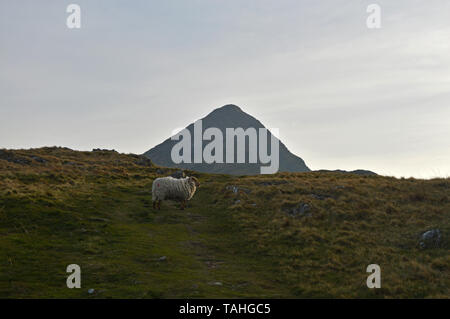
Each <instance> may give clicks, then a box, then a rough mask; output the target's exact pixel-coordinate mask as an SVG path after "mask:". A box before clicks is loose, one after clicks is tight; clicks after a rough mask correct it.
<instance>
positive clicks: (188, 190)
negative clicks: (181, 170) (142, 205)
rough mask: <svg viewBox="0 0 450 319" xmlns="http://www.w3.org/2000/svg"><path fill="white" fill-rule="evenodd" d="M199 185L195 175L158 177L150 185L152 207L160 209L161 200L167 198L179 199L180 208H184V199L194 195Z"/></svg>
mask: <svg viewBox="0 0 450 319" xmlns="http://www.w3.org/2000/svg"><path fill="white" fill-rule="evenodd" d="M199 186H200V183H199V181H198V179H196V178H195V177H185V178H180V179H177V178H173V177H171V176H168V177H159V178H157V179H155V180H154V181H153V185H152V200H153V208H158V209H161V201H163V200H168V199H169V200H176V201H181V209H184V207H185V205H186V201H188V200H190V199H191V198H192V196H194V194H195V191H196V190H197V187H199Z"/></svg>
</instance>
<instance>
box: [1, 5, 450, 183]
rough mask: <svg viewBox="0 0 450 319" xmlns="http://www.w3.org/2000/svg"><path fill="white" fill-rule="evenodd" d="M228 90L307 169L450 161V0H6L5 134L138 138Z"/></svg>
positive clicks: (392, 171)
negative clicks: (376, 9)
mask: <svg viewBox="0 0 450 319" xmlns="http://www.w3.org/2000/svg"><path fill="white" fill-rule="evenodd" d="M70 3H77V4H79V5H80V7H81V29H69V28H67V26H66V18H67V16H68V15H69V14H68V13H66V7H67V5H69V4H70ZM371 3H378V4H379V5H380V6H381V9H382V12H381V25H382V27H381V29H368V28H367V26H366V19H367V17H368V15H369V14H368V13H366V9H367V6H368V5H369V4H371ZM229 103H233V104H237V105H239V106H240V107H241V108H242V109H243V110H244V111H246V112H248V113H249V114H251V115H253V116H255V117H256V118H257V119H259V120H260V121H261V122H262V123H263V124H265V125H266V126H267V127H269V128H279V131H280V138H281V140H282V141H283V142H284V143H285V144H286V146H287V147H288V148H289V149H290V150H291V151H292V152H293V153H295V154H296V155H298V156H300V157H302V158H303V159H304V160H305V162H306V164H307V165H308V166H309V167H310V168H311V169H322V168H325V169H337V168H340V169H358V168H364V169H370V170H373V171H375V172H377V173H379V174H383V175H392V176H398V177H399V176H406V177H409V176H414V177H419V178H429V177H434V176H444V177H448V176H450V1H448V0H428V1H424V0H421V1H418V0H396V1H392V0H386V1H377V2H375V1H362V0H359V1H358V0H353V1H349V0H327V1H325V0H321V1H317V0H309V1H306V0H292V1H287V0H271V1H267V0H252V1H250V0H226V1H224V0H185V1H181V0H177V1H173V0H164V1H162V0H160V1H148V0H145V1H144V0H143V1H113V0H103V1H100V0H95V1H81V0H80V1H75V0H72V1H32V0H30V1H17V0H9V1H8V0H1V1H0V148H30V147H41V146H53V145H58V146H66V147H70V148H73V149H77V150H91V149H92V148H97V147H100V148H108V149H116V150H118V151H120V152H125V153H129V152H131V153H138V154H141V153H144V152H145V151H147V150H148V149H150V148H151V147H153V146H155V145H156V144H159V143H160V142H162V141H163V140H164V139H166V138H167V137H169V136H170V135H171V133H172V130H173V129H174V128H177V127H184V126H187V125H188V124H190V123H192V122H193V121H195V120H196V119H198V118H201V117H203V116H205V115H207V114H208V113H209V112H210V111H212V110H213V109H214V108H217V107H220V106H222V105H224V104H229Z"/></svg>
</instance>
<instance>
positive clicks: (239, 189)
mask: <svg viewBox="0 0 450 319" xmlns="http://www.w3.org/2000/svg"><path fill="white" fill-rule="evenodd" d="M225 189H226V190H230V191H232V192H233V193H234V194H238V193H239V192H244V193H247V194H248V193H251V191H252V190H251V189H248V188H244V187H238V186H234V185H228V186H226V187H225Z"/></svg>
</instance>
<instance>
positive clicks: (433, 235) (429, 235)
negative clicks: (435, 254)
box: [419, 228, 442, 249]
mask: <svg viewBox="0 0 450 319" xmlns="http://www.w3.org/2000/svg"><path fill="white" fill-rule="evenodd" d="M420 238H421V241H420V243H419V245H420V247H421V248H423V249H425V248H436V247H439V246H440V244H441V239H442V234H441V231H440V230H439V229H437V228H436V229H431V230H428V231H426V232H424V233H423V234H422V235H421V237H420Z"/></svg>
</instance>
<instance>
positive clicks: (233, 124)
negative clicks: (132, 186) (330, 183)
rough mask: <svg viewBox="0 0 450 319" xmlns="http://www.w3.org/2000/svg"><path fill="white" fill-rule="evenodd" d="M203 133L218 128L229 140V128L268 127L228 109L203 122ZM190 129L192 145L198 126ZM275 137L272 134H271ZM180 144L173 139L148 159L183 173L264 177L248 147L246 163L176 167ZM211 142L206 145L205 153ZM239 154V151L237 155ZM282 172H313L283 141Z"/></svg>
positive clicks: (280, 158)
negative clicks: (175, 151) (176, 149)
mask: <svg viewBox="0 0 450 319" xmlns="http://www.w3.org/2000/svg"><path fill="white" fill-rule="evenodd" d="M202 123H203V131H204V130H206V129H207V128H210V127H215V128H218V129H220V130H221V131H222V134H223V136H224V137H225V135H226V134H225V130H226V128H238V127H241V128H243V129H244V130H246V129H248V128H249V127H253V128H255V129H256V130H258V129H259V128H264V125H263V124H262V123H261V122H260V121H258V120H257V119H255V118H254V117H253V116H251V115H249V114H247V113H245V112H244V111H242V110H241V109H240V108H239V107H238V106H236V105H231V104H230V105H225V106H223V107H221V108H218V109H215V110H214V111H212V112H211V113H210V114H208V115H207V116H206V117H204V118H202ZM187 129H188V130H189V132H190V134H191V137H192V141H193V136H194V124H193V123H192V124H190V125H189V126H188V127H187ZM269 136H271V134H269ZM176 143H178V141H174V140H171V139H170V137H169V138H168V139H166V140H165V141H164V142H162V143H161V144H159V145H157V146H155V147H154V148H152V149H151V150H149V151H147V152H146V153H144V155H145V156H146V157H148V158H150V159H151V160H152V161H153V162H154V163H155V164H158V165H161V166H166V167H178V168H183V169H191V170H195V171H198V172H206V173H221V174H233V175H255V174H260V167H261V165H263V166H264V165H265V164H262V163H261V162H260V161H259V160H258V163H255V164H251V163H249V161H248V158H249V156H248V147H246V159H247V160H246V163H245V164H238V163H232V164H231V163H212V164H207V163H204V162H203V163H180V164H176V163H174V162H173V160H172V158H171V150H172V148H173V146H174V145H175V144H176ZM193 144H194V143H193V142H192V143H191V146H192V147H191V154H194V145H193ZM206 144H207V142H204V143H203V149H202V150H204V147H205V145H206ZM223 154H224V158H225V157H226V148H225V143H224V147H223ZM235 154H236V151H235ZM279 154H280V155H279V161H280V166H279V171H280V172H307V171H309V168H308V167H307V166H306V164H305V162H304V161H303V160H302V159H301V158H300V157H298V156H296V155H294V154H292V153H291V152H290V151H289V150H288V149H287V147H286V146H285V145H284V144H283V143H282V142H281V141H280V144H279Z"/></svg>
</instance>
